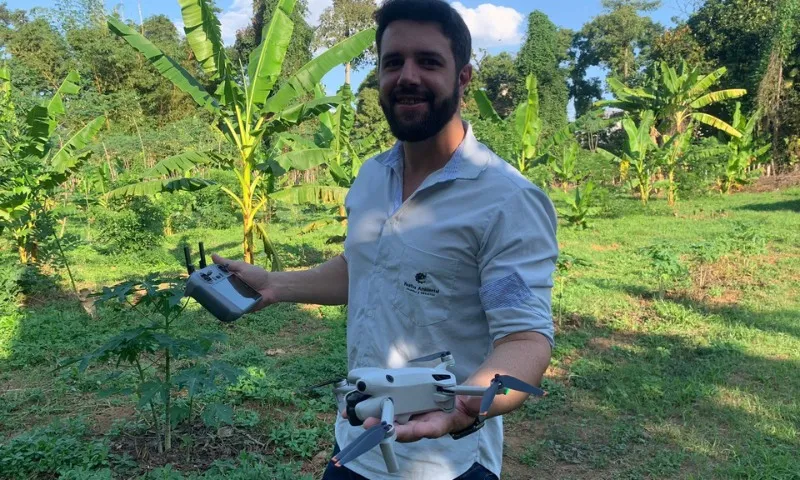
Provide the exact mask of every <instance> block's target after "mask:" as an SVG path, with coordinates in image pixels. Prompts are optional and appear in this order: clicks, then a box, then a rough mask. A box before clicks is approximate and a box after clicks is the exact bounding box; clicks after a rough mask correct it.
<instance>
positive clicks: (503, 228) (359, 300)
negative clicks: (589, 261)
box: [336, 123, 558, 480]
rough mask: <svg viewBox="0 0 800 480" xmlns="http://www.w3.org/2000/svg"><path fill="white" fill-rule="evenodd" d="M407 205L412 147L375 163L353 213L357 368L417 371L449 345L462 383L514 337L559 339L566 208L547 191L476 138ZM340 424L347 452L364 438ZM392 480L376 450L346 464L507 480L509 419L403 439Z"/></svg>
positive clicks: (352, 322) (351, 333) (357, 192)
mask: <svg viewBox="0 0 800 480" xmlns="http://www.w3.org/2000/svg"><path fill="white" fill-rule="evenodd" d="M465 125H466V126H467V133H466V136H465V138H464V140H463V141H462V143H461V145H460V146H459V147H458V149H457V150H456V151H455V153H454V154H453V156H452V157H451V159H450V160H449V161H448V163H447V164H446V165H445V166H444V167H443V168H441V169H439V170H437V171H435V172H433V173H432V174H430V175H429V176H428V178H426V179H425V181H424V182H423V183H422V184H421V185H420V186H419V188H418V189H417V190H416V191H415V192H414V193H413V194H412V195H410V196H409V198H408V199H407V200H406V201H405V202H403V201H402V191H403V187H402V185H403V181H402V179H403V148H402V144H401V143H400V142H398V143H397V144H396V145H395V146H394V147H393V148H392V149H391V150H389V151H387V152H384V153H382V154H380V155H378V156H376V157H374V158H371V159H369V160H368V161H366V162H365V163H364V165H363V166H362V167H361V170H360V171H359V174H358V177H357V178H356V180H355V182H354V184H353V186H352V188H351V189H350V191H349V193H348V195H347V198H346V201H345V207H346V210H347V215H348V233H347V238H346V241H345V251H344V256H345V258H346V260H347V265H348V274H349V295H348V296H349V298H348V319H347V355H348V368H349V369H353V368H358V367H382V368H399V367H403V366H406V362H407V361H408V360H410V359H413V358H416V357H419V356H422V355H427V354H431V353H436V352H439V351H443V350H449V351H450V352H451V353H452V354H453V356H454V359H455V366H454V367H451V369H450V370H451V371H452V372H453V373H454V374H455V375H456V378H457V379H458V382H459V383H461V382H463V381H465V380H466V379H467V378H468V377H469V376H470V375H471V374H472V373H473V372H475V371H476V370H477V369H478V368H479V367H480V365H481V363H482V362H483V361H484V360H485V358H486V356H487V355H488V354H489V353H490V352H491V350H492V343H493V342H494V341H496V340H498V339H500V338H503V337H504V336H506V335H509V334H512V333H515V332H522V331H536V332H540V333H541V334H543V335H544V336H546V337H547V338H548V339H549V340H550V342H551V344H553V335H554V329H553V321H552V316H551V308H550V305H551V289H552V273H553V270H554V268H555V262H556V258H557V256H558V244H557V241H556V213H555V210H554V208H553V206H552V203H551V202H550V199H549V198H548V197H547V195H546V194H545V193H544V192H543V191H542V190H541V189H539V188H538V187H537V186H535V185H533V184H532V183H531V182H530V181H528V180H527V179H526V178H525V177H523V176H522V175H521V174H520V173H519V172H518V171H517V170H516V169H514V168H513V167H512V166H511V165H509V164H508V163H507V162H505V161H504V160H503V159H501V158H499V157H498V156H497V155H495V154H494V153H493V152H492V151H491V150H489V149H488V148H487V147H486V146H485V145H483V144H481V143H480V142H478V141H477V140H476V138H475V137H474V135H473V133H472V128H471V127H470V126H469V125H467V124H466V123H465ZM363 431H364V428H363V427H353V426H351V425H350V424H349V423H348V422H347V420H346V419H342V418H341V417H340V418H338V420H337V423H336V440H337V443H338V444H339V447H340V448H344V447H345V446H347V445H348V444H350V443H351V442H352V441H353V440H355V439H356V438H357V437H358V435H360V434H361V433H363ZM395 452H396V455H397V459H398V463H399V466H400V472H399V473H397V474H394V475H390V474H388V473H387V472H386V466H385V464H384V461H383V457H382V456H381V453H380V449H379V448H374V449H372V450H371V451H369V452H367V453H365V454H363V455H361V456H360V457H359V458H357V459H356V460H354V461H352V462H350V463H348V464H347V468H350V469H351V470H353V471H355V472H356V473H359V474H361V475H363V476H365V477H367V478H415V479H416V478H418V479H425V480H437V479H442V480H451V479H453V478H455V477H457V476H458V475H460V474H462V473H464V472H465V471H466V470H467V469H468V468H469V467H470V466H471V465H472V464H473V463H474V462H479V463H481V464H482V465H483V466H485V467H486V468H488V469H489V470H491V471H492V472H494V473H495V474H497V475H498V476H499V475H500V468H501V463H502V455H503V424H502V417H494V418H491V419H489V420H487V421H486V424H485V425H484V427H483V428H482V429H481V430H479V431H478V432H476V433H473V434H472V435H468V436H466V437H463V438H462V439H459V440H453V439H452V438H451V437H450V436H449V435H446V436H444V437H442V438H438V439H423V440H420V441H418V442H413V443H397V442H396V443H395Z"/></svg>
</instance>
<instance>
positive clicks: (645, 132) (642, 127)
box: [597, 111, 658, 205]
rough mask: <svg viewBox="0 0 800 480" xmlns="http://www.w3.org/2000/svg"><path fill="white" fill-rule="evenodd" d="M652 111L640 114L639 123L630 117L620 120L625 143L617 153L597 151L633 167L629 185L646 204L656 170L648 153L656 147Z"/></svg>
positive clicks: (599, 149)
mask: <svg viewBox="0 0 800 480" xmlns="http://www.w3.org/2000/svg"><path fill="white" fill-rule="evenodd" d="M653 121H654V116H653V112H651V111H646V112H643V113H642V114H641V119H640V120H639V125H636V124H635V123H634V121H633V119H631V118H630V117H625V118H624V119H623V120H622V127H623V129H624V130H625V144H624V145H623V146H622V151H621V152H620V154H619V155H614V154H613V153H610V152H608V151H607V150H604V149H602V148H598V149H597V151H598V152H600V154H601V155H603V156H605V157H606V158H608V159H610V160H612V161H616V162H618V163H619V164H620V165H626V166H630V167H632V168H633V170H634V172H635V175H636V178H634V179H632V180H633V181H632V183H631V187H633V188H636V189H638V190H639V196H640V198H641V200H642V203H643V204H645V205H647V201H648V200H649V199H650V194H651V193H652V191H653V182H652V178H653V175H654V174H655V171H656V164H655V161H654V160H653V156H652V155H651V154H650V153H651V151H652V150H655V149H656V148H658V147H657V145H656V143H655V141H654V140H653V138H652V137H651V128H652V127H653Z"/></svg>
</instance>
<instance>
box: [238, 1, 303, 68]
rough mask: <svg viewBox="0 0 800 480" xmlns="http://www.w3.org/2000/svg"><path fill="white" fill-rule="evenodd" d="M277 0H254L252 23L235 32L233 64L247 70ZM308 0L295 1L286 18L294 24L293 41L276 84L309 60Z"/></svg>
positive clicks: (290, 42)
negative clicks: (306, 17)
mask: <svg viewBox="0 0 800 480" xmlns="http://www.w3.org/2000/svg"><path fill="white" fill-rule="evenodd" d="M279 1H280V0H253V20H252V22H251V23H250V25H248V26H247V28H245V29H244V30H240V31H238V32H236V42H235V43H234V45H233V49H232V52H231V61H232V63H233V65H239V64H240V63H241V64H242V65H243V66H244V67H247V65H248V62H249V61H250V55H251V53H252V52H253V50H255V49H256V47H258V46H259V45H260V44H261V42H262V41H263V33H264V27H265V26H266V25H267V22H268V21H269V19H270V18H272V16H273V15H274V12H275V8H276V7H277V6H278V3H279ZM307 11H308V1H307V0H297V3H296V4H295V6H294V10H292V13H291V15H289V18H290V19H291V20H292V23H293V24H294V29H293V30H292V39H291V40H290V41H289V47H288V48H287V49H286V56H285V57H284V59H283V67H282V68H281V73H280V76H279V77H278V79H279V80H278V82H279V83H280V82H283V81H284V80H286V79H287V78H289V77H290V76H291V75H293V74H294V73H295V72H296V71H297V70H299V69H300V67H302V66H303V65H305V64H306V63H308V62H309V61H310V60H311V42H312V39H313V37H314V30H313V29H312V28H311V26H310V25H309V24H308V22H306V19H305V16H306V12H307Z"/></svg>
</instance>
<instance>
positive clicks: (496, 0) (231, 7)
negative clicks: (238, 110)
mask: <svg viewBox="0 0 800 480" xmlns="http://www.w3.org/2000/svg"><path fill="white" fill-rule="evenodd" d="M0 1H3V0H0ZM5 1H6V2H7V4H8V7H9V8H12V9H15V8H16V9H26V10H27V9H30V8H32V7H50V6H53V4H54V2H52V1H45V0H5ZM105 1H106V7H107V8H108V9H109V10H112V9H118V10H119V11H120V12H121V14H122V16H123V17H124V18H126V19H133V20H134V21H136V22H138V21H139V8H140V7H141V11H142V16H143V17H144V18H147V17H149V16H151V15H157V14H164V15H166V16H167V17H169V18H170V19H172V21H173V22H175V23H176V25H179V26H181V25H182V24H181V14H180V7H179V5H178V2H177V0H105ZM448 1H450V3H451V4H452V5H453V7H454V8H455V9H456V10H457V11H458V12H459V13H460V14H461V15H462V17H464V20H465V22H466V24H467V26H468V27H469V29H470V32H471V34H472V37H473V49H474V50H475V51H476V52H478V49H480V48H485V49H486V50H487V51H488V52H489V53H491V54H497V53H500V52H502V51H508V52H511V53H515V52H517V51H518V50H519V47H520V45H521V43H522V41H523V39H524V34H525V28H526V20H527V17H528V14H529V13H531V12H532V11H534V10H540V11H542V12H544V13H545V14H547V15H548V16H549V17H550V20H552V21H553V23H555V24H556V25H558V26H560V27H564V28H570V29H573V30H579V29H580V28H581V26H582V25H583V24H584V23H586V22H588V21H590V20H591V19H592V18H593V17H595V16H596V15H598V14H600V13H602V5H601V1H600V0H557V1H553V0H493V1H492V2H486V1H481V0H460V1H453V0H448ZM216 3H217V6H218V7H219V8H221V9H222V10H223V12H222V13H221V14H220V23H221V25H222V36H223V40H224V41H225V43H226V45H232V44H233V42H234V40H235V35H236V31H237V30H238V29H241V28H244V27H245V26H246V25H247V24H248V23H249V22H250V18H251V14H252V0H217V2H216ZM692 3H693V1H692V0H662V6H661V8H659V9H658V10H656V11H654V12H650V16H651V17H652V18H653V19H654V20H655V21H657V22H660V23H661V24H662V25H664V26H671V25H672V24H673V22H672V18H673V17H683V18H685V17H686V16H687V9H688V8H689V7H688V6H689V5H691V4H692ZM331 4H332V0H308V6H309V13H308V17H307V19H308V21H309V23H311V24H312V25H317V24H318V19H319V15H320V13H321V12H322V11H323V10H324V9H325V8H326V7H328V6H330V5H331ZM179 31H182V30H181V28H179ZM370 69H371V67H366V68H363V69H361V70H359V71H355V72H353V74H352V85H353V87H354V89H355V88H358V84H359V83H361V81H362V80H363V78H364V77H365V76H366V74H367V73H368V72H369V70H370ZM588 74H589V75H590V76H598V77H601V78H602V77H603V76H604V75H603V72H602V71H601V70H600V69H597V68H595V69H591V70H589V72H588ZM322 83H323V85H324V86H325V88H326V91H327V92H328V93H333V92H335V91H336V90H337V89H338V87H339V86H340V85H341V84H342V83H344V68H343V67H339V68H336V69H335V70H333V71H331V72H330V73H329V74H328V75H326V76H325V78H324V79H323V81H322Z"/></svg>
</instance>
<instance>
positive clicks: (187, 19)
mask: <svg viewBox="0 0 800 480" xmlns="http://www.w3.org/2000/svg"><path fill="white" fill-rule="evenodd" d="M179 3H180V4H181V14H182V16H183V22H184V31H185V32H186V39H187V41H188V43H189V46H190V47H191V48H192V51H193V52H194V56H195V58H196V59H197V61H198V62H199V63H200V65H201V66H202V69H203V73H204V75H205V76H206V77H207V78H208V81H209V82H211V84H212V85H213V88H214V89H213V90H206V89H205V88H203V86H202V85H201V82H200V81H199V80H198V79H196V78H194V77H192V76H191V75H190V74H189V73H188V72H187V71H186V70H184V69H183V68H182V67H181V66H180V65H179V64H178V63H177V62H176V61H175V60H173V59H171V58H170V57H169V56H167V55H165V54H164V53H163V52H162V51H161V50H159V49H158V48H157V47H156V46H155V45H153V44H152V43H151V42H150V41H149V40H148V39H147V38H145V37H144V36H143V35H141V34H140V33H139V32H137V31H136V30H135V29H133V28H131V27H130V26H128V25H127V24H125V23H123V22H121V21H119V20H117V19H115V18H109V19H108V25H109V28H110V29H111V31H112V32H114V33H115V34H117V35H119V36H120V37H121V38H122V39H124V40H125V41H126V42H128V43H129V44H130V45H131V46H132V47H133V48H135V49H136V50H137V51H139V52H140V53H141V54H142V55H144V56H145V58H146V59H147V60H148V61H149V62H150V63H151V64H152V65H153V66H154V67H155V68H156V69H157V70H158V71H159V73H161V75H163V76H164V77H165V78H167V79H168V80H169V81H171V82H172V83H173V84H174V85H175V86H176V87H177V88H178V89H180V90H181V91H183V92H184V93H187V94H188V95H190V96H191V97H192V99H194V101H195V102H196V103H197V104H198V105H200V107H202V108H204V109H205V110H207V111H208V112H210V113H211V114H212V115H213V117H214V119H215V122H216V124H217V126H218V128H219V130H220V131H221V132H222V133H223V134H224V136H225V138H226V139H227V140H228V142H229V143H230V144H231V145H232V146H233V147H234V150H235V152H236V155H235V156H234V158H227V157H225V156H224V155H219V154H218V153H216V152H198V151H187V152H184V153H182V154H179V155H175V156H172V157H168V158H166V159H164V160H162V161H161V162H159V163H158V164H156V165H155V166H154V167H153V168H152V169H151V170H149V171H148V172H146V173H145V175H144V179H145V181H143V182H139V183H136V184H133V185H128V186H125V187H122V188H120V189H116V190H114V191H112V192H110V195H124V196H134V195H150V194H154V193H158V192H172V191H176V190H189V191H195V190H199V189H202V188H204V187H206V186H208V185H210V184H211V182H210V181H208V180H205V179H202V178H197V177H193V176H190V175H188V173H189V172H190V171H192V170H194V169H195V168H196V167H198V166H201V165H209V164H214V165H217V166H219V167H222V168H226V169H230V170H233V171H235V172H236V176H237V179H238V183H239V185H238V187H239V192H238V193H237V192H234V191H232V190H231V189H229V188H227V187H221V188H220V189H221V190H222V191H223V192H225V193H226V194H227V195H229V196H230V197H231V198H232V199H233V200H234V201H235V202H236V204H237V205H238V206H239V208H240V210H241V213H242V219H243V225H242V226H243V241H242V249H243V251H244V260H245V261H246V262H249V263H253V262H254V255H255V253H254V249H255V247H254V245H255V244H254V234H257V235H258V237H259V238H260V239H261V240H262V242H263V244H264V252H265V253H266V254H267V256H268V258H269V261H270V265H271V268H272V269H273V270H280V269H281V268H282V266H281V263H280V259H279V258H278V255H277V252H276V251H275V248H274V247H273V246H272V243H271V242H270V241H269V237H268V235H267V229H266V226H265V225H263V224H261V223H256V217H257V215H258V213H259V211H260V210H261V209H262V208H264V207H265V206H267V205H268V201H269V194H270V193H272V187H273V186H274V183H275V177H276V171H277V168H276V165H278V163H277V160H276V159H275V158H269V157H268V156H267V154H266V152H267V151H269V150H270V149H269V148H267V149H265V148H264V145H263V143H264V142H269V141H270V139H271V138H272V136H273V135H277V134H279V133H282V132H285V131H287V130H288V129H289V128H291V127H294V126H297V125H300V124H301V123H303V122H305V121H307V120H309V119H311V118H314V117H317V116H319V115H320V114H322V113H323V112H327V111H328V110H329V109H330V108H332V107H333V106H335V105H337V104H339V103H340V102H341V98H340V97H322V98H314V99H313V100H310V101H307V102H305V101H302V98H303V97H304V96H306V95H307V94H310V93H313V92H314V89H315V87H316V86H317V85H318V84H319V82H320V81H321V80H322V78H323V77H324V76H325V74H326V73H328V72H329V71H330V70H331V69H333V68H334V67H336V66H337V65H340V64H343V63H346V62H348V61H350V60H351V59H353V58H355V57H357V56H359V55H361V54H362V53H363V52H364V50H365V49H366V48H367V47H369V46H370V45H371V44H372V43H373V41H374V39H375V30H374V29H367V30H364V31H361V32H358V33H355V34H354V35H352V36H350V37H349V38H347V39H346V40H344V41H342V42H340V43H339V44H337V45H335V46H333V47H332V48H330V49H328V50H326V51H325V52H324V53H322V54H321V55H319V56H317V57H315V58H314V59H313V60H311V61H310V62H308V63H307V64H306V65H304V66H303V67H301V68H300V69H299V70H298V71H297V73H295V74H294V75H293V76H292V77H290V78H289V79H288V80H287V81H285V82H284V83H282V84H281V85H279V86H278V85H277V84H276V82H277V80H278V75H279V74H280V72H281V69H282V67H283V61H284V58H285V56H286V51H287V49H288V47H289V42H290V40H291V37H292V31H293V28H294V24H293V22H292V20H291V19H290V15H291V13H292V11H293V10H294V8H295V3H296V1H295V0H279V1H278V2H277V5H276V6H275V7H274V8H273V10H272V18H271V19H270V21H269V23H268V24H267V25H265V27H264V31H263V34H262V38H263V41H262V42H261V44H260V45H258V46H257V47H256V48H255V50H253V52H252V53H251V55H250V58H249V62H248V65H247V72H239V71H237V70H236V69H234V68H233V65H232V64H231V62H230V60H229V58H228V56H227V53H226V50H225V48H224V45H223V43H222V33H221V30H220V22H219V20H218V19H217V17H216V15H215V13H214V7H213V4H212V3H211V2H210V1H209V0H180V2H179ZM240 79H242V80H243V83H239V80H240ZM324 159H325V157H324V156H323V155H321V154H317V155H314V156H296V157H283V160H295V161H296V163H294V164H293V165H292V166H293V167H294V168H297V169H307V168H311V167H314V166H316V165H319V164H320V163H322V162H323V161H324ZM165 177H166V178H165ZM259 192H261V193H259Z"/></svg>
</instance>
